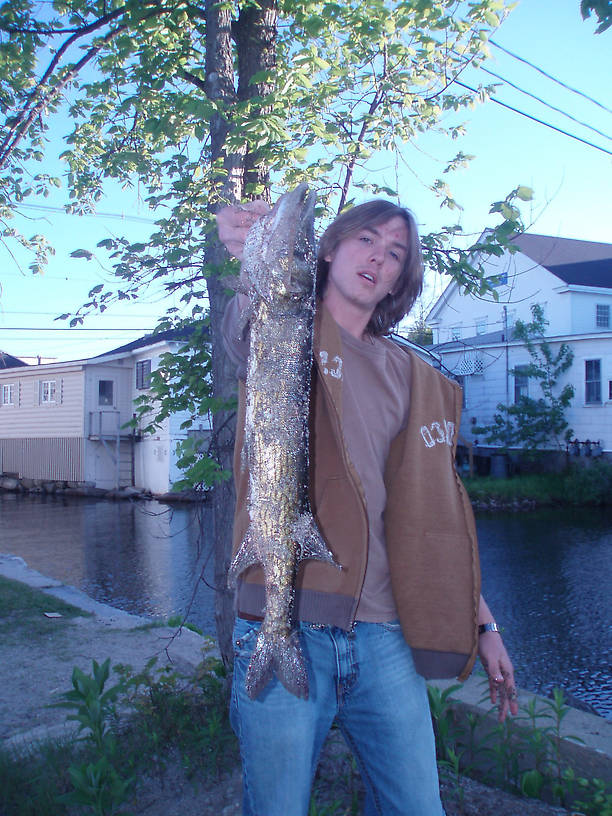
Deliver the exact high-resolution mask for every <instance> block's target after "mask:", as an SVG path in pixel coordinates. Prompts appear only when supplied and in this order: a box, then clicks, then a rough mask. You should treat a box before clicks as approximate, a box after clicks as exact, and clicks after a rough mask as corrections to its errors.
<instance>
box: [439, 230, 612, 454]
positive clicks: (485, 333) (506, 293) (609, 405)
mask: <svg viewBox="0 0 612 816" xmlns="http://www.w3.org/2000/svg"><path fill="white" fill-rule="evenodd" d="M513 243H514V244H515V246H516V247H517V248H518V251H517V252H516V253H514V254H511V253H506V254H504V255H503V256H502V257H500V258H487V259H486V260H485V261H484V263H483V266H484V268H485V270H486V275H487V277H489V278H492V279H496V284H495V289H496V293H497V295H498V300H495V299H494V298H493V297H491V296H490V295H489V296H486V297H484V298H478V297H476V296H473V295H466V294H462V293H461V292H460V290H459V287H458V286H457V284H456V283H451V284H450V285H449V286H448V287H447V288H446V290H445V291H444V293H443V294H442V295H441V296H440V298H439V299H438V301H437V302H436V303H435V305H434V307H433V308H432V309H431V311H430V312H429V315H428V316H427V323H428V325H429V326H430V327H431V328H432V329H433V340H434V346H433V350H434V351H435V352H437V353H438V354H439V355H440V358H441V361H442V364H443V366H444V367H445V369H446V371H447V373H449V374H450V376H452V377H454V378H455V379H457V380H459V381H460V382H461V383H462V385H463V388H464V413H463V419H462V425H461V434H462V436H463V438H464V439H466V440H467V441H469V442H475V441H476V439H477V435H475V434H474V433H473V432H472V428H473V427H474V426H475V425H486V424H488V423H490V422H491V420H492V418H493V414H494V412H495V409H496V406H497V405H498V403H503V404H505V405H508V404H511V403H513V402H515V401H516V400H517V399H518V397H519V396H520V395H521V394H526V395H528V396H531V397H534V398H536V399H537V398H538V397H540V396H541V391H540V387H539V385H538V384H537V383H536V382H535V381H533V380H529V379H528V378H526V377H524V376H522V375H521V374H520V371H519V372H517V374H516V375H514V376H513V375H512V374H511V373H510V372H511V371H512V370H513V369H517V368H519V369H520V366H522V365H526V364H528V363H529V362H530V361H531V358H530V356H529V353H528V351H527V349H526V348H525V347H524V345H523V344H522V343H519V342H517V341H516V340H514V339H513V333H512V329H513V326H514V324H515V323H516V321H517V320H518V319H521V320H523V321H525V322H529V321H530V320H531V317H532V315H531V306H532V304H535V303H537V304H539V305H540V306H541V307H542V308H543V311H544V317H545V319H546V320H547V321H548V323H549V325H548V327H547V330H546V338H547V340H548V341H549V342H550V343H551V346H552V348H553V351H556V350H558V348H559V346H560V344H561V343H568V344H569V345H570V347H571V349H572V351H573V353H574V359H573V363H572V366H571V368H570V369H569V370H568V371H567V372H566V373H565V374H564V375H563V379H561V380H559V386H560V387H563V385H565V383H568V382H569V383H571V384H572V385H573V386H574V390H575V396H574V399H573V401H572V404H571V406H570V407H569V409H568V410H567V412H566V418H567V420H568V422H569V425H570V427H571V428H572V429H573V431H574V437H575V438H577V439H578V440H579V441H580V442H585V443H586V442H587V441H589V442H591V443H592V442H599V443H600V446H601V448H602V450H603V451H606V452H611V451H612V323H611V312H612V244H599V243H592V242H589V241H576V240H571V239H566V238H552V237H548V236H544V235H530V234H524V235H520V236H518V237H516V238H515V239H514V240H513ZM480 441H481V442H482V440H480ZM587 447H588V446H587ZM587 447H585V446H583V450H586V449H587Z"/></svg>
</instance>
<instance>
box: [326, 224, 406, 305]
mask: <svg viewBox="0 0 612 816" xmlns="http://www.w3.org/2000/svg"><path fill="white" fill-rule="evenodd" d="M408 240H409V235H408V227H407V225H406V222H405V221H404V219H403V218H402V217H401V216H400V215H394V216H393V217H392V218H390V219H389V220H388V221H384V222H383V223H382V224H377V225H376V226H373V227H363V228H362V229H360V230H358V231H357V232H354V233H353V234H352V235H349V236H347V237H346V238H343V240H342V241H340V243H339V244H338V246H337V247H336V249H335V250H334V251H333V252H332V253H331V254H330V255H328V256H326V257H325V260H326V261H327V262H328V263H329V265H330V266H329V272H328V275H327V283H326V286H325V291H324V294H323V300H324V301H325V303H326V304H327V305H328V306H330V307H332V308H350V309H352V310H355V309H356V310H357V311H359V312H361V313H363V314H365V313H366V312H367V313H368V315H369V316H370V315H371V314H372V312H373V311H374V309H375V308H376V306H377V305H378V303H379V302H380V301H381V300H382V299H383V298H384V297H385V296H386V295H387V294H389V292H391V291H393V287H394V286H395V284H396V283H397V280H398V278H399V276H400V273H401V271H402V269H403V267H404V262H405V259H406V254H407V252H408ZM369 316H368V319H369Z"/></svg>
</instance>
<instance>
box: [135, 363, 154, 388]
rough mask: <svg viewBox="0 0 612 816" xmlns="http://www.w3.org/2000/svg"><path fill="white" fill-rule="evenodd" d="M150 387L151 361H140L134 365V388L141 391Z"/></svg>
mask: <svg viewBox="0 0 612 816" xmlns="http://www.w3.org/2000/svg"><path fill="white" fill-rule="evenodd" d="M150 385H151V361H150V360H140V361H139V362H138V363H136V388H138V389H139V390H141V391H142V390H143V389H144V388H149V386H150Z"/></svg>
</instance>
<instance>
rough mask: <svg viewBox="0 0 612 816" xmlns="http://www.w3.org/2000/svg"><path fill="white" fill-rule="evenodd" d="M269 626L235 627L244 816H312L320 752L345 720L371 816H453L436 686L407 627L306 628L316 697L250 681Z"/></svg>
mask: <svg viewBox="0 0 612 816" xmlns="http://www.w3.org/2000/svg"><path fill="white" fill-rule="evenodd" d="M259 626H260V624H259V623H257V622H253V621H246V620H242V619H238V620H237V621H236V627H235V630H234V649H235V660H234V682H233V688H232V703H231V721H232V726H233V728H234V731H235V732H236V735H237V736H238V739H239V742H240V753H241V756H242V769H243V790H244V793H243V816H306V814H307V813H308V807H309V801H310V789H311V785H312V780H313V777H314V774H315V770H316V766H317V762H318V758H319V753H320V751H321V748H322V747H323V743H324V742H325V738H326V737H327V734H328V733H329V730H330V728H331V725H332V723H333V722H334V721H336V722H337V724H338V726H339V728H340V729H341V731H342V733H343V735H344V737H345V739H346V741H347V743H348V745H349V746H350V747H351V749H352V751H353V753H354V755H355V758H356V760H357V762H358V764H359V766H360V770H361V777H362V780H363V782H364V785H365V789H366V801H365V811H364V813H365V814H366V816H443V814H444V811H443V809H442V804H441V801H440V794H439V786H438V772H437V766H436V756H435V744H434V736H433V730H432V725H431V717H430V714H429V706H428V703H427V689H426V685H425V681H424V680H423V678H422V677H421V676H420V675H419V674H417V672H416V670H415V668H414V664H413V661H412V654H411V651H410V647H409V646H408V645H407V644H406V641H405V640H404V637H403V635H402V633H401V630H400V627H399V624H398V623H362V622H358V623H356V624H355V627H354V631H352V632H345V631H343V630H342V629H338V628H337V627H334V626H320V625H318V624H308V623H302V624H300V626H299V634H300V643H301V645H302V649H303V650H304V654H305V656H306V659H307V664H308V680H309V684H310V691H309V697H308V699H307V700H300V699H298V698H297V697H295V696H294V695H292V694H290V693H289V692H288V691H287V690H286V689H285V688H284V686H283V685H282V684H281V683H280V682H279V681H278V680H277V679H276V678H274V679H273V680H272V681H271V682H270V683H269V685H268V686H266V688H265V689H264V690H263V692H262V693H261V694H260V695H259V697H258V698H257V699H255V700H251V699H250V698H249V697H248V696H247V694H246V691H245V685H244V683H245V675H246V669H247V666H248V663H249V660H250V656H251V652H252V649H253V646H254V643H255V640H256V637H257V632H258V630H259Z"/></svg>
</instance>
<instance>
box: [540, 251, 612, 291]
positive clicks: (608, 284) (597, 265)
mask: <svg viewBox="0 0 612 816" xmlns="http://www.w3.org/2000/svg"><path fill="white" fill-rule="evenodd" d="M548 271H549V272H552V273H553V275H556V276H557V277H558V278H561V280H562V281H565V283H569V284H570V285H574V286H597V287H600V288H603V289H612V258H611V259H609V260H605V261H586V262H582V263H570V264H562V265H560V266H549V267H548Z"/></svg>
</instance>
